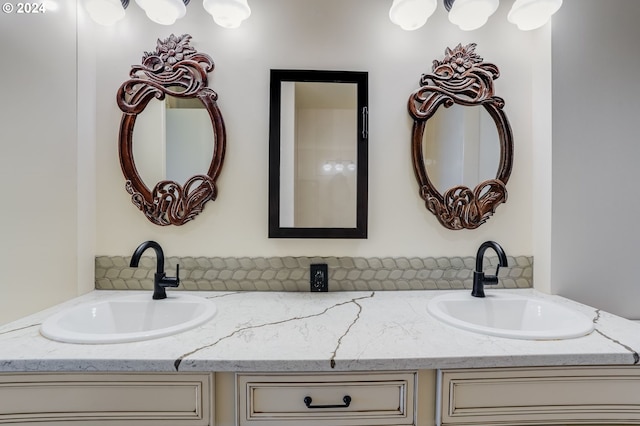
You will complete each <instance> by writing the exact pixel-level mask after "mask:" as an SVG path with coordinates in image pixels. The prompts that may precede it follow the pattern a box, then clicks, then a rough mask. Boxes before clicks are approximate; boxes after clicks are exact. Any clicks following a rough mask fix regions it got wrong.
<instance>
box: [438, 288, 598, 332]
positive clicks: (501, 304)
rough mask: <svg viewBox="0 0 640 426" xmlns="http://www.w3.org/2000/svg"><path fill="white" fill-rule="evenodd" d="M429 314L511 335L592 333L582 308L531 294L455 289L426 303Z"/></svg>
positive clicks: (470, 327)
mask: <svg viewBox="0 0 640 426" xmlns="http://www.w3.org/2000/svg"><path fill="white" fill-rule="evenodd" d="M427 310H428V311H429V313H430V314H431V315H433V316H434V317H436V318H437V319H439V320H440V321H442V322H445V323H447V324H449V325H452V326H454V327H458V328H462V329H465V330H468V331H473V332H476V333H481V334H487V335H491V336H499V337H506V338H510V339H527V340H556V339H571V338H574V337H580V336H584V335H587V334H589V333H591V332H592V331H593V329H594V323H593V320H591V319H590V318H589V317H587V316H586V315H584V314H582V313H581V312H577V311H575V310H573V309H570V308H567V307H565V306H562V305H560V304H558V303H554V302H550V301H547V300H543V299H540V298H536V297H534V296H525V295H518V294H513V293H507V292H504V293H502V292H500V290H498V291H493V292H487V293H486V297H484V298H479V297H473V296H471V294H470V292H468V291H456V292H451V293H446V294H443V295H441V296H436V297H435V298H433V299H432V300H430V301H429V303H428V304H427Z"/></svg>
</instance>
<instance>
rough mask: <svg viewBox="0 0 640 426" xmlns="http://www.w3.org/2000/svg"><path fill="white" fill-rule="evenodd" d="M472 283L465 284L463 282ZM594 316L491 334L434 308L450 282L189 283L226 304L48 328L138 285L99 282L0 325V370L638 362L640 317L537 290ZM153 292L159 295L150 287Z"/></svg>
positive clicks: (283, 368) (398, 367) (307, 368)
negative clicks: (101, 325) (101, 286)
mask: <svg viewBox="0 0 640 426" xmlns="http://www.w3.org/2000/svg"><path fill="white" fill-rule="evenodd" d="M459 291H463V290H459ZM493 291H501V292H502V291H510V292H519V293H533V294H534V295H535V296H537V297H540V298H545V299H551V300H554V301H556V302H558V303H561V304H564V305H568V306H571V307H572V308H574V309H576V310H578V311H581V312H583V313H585V314H586V315H588V316H589V317H590V318H593V321H594V323H595V325H596V329H595V331H594V332H592V333H591V334H589V335H587V336H584V337H580V338H575V339H567V340H549V341H529V340H515V339H506V338H500V337H490V336H485V335H481V334H476V333H472V332H468V331H464V330H461V329H457V328H454V327H451V326H448V325H446V324H444V323H442V322H440V321H438V320H437V319H435V318H433V317H431V315H429V314H428V313H427V311H426V304H427V302H428V301H429V300H430V299H431V298H433V297H435V296H437V295H440V294H442V293H443V291H379V292H371V291H370V292H330V293H302V292H300V293H297V292H289V293H285V292H283V293H278V292H204V291H202V292H185V293H190V294H195V295H198V296H202V297H206V298H209V299H212V300H213V301H215V303H216V305H217V307H218V312H217V314H216V316H215V317H214V318H213V319H212V320H211V321H209V322H207V323H206V324H204V325H202V326H200V327H197V328H195V329H192V330H189V331H186V332H183V333H181V334H176V335H173V336H168V337H163V338H159V339H155V340H147V341H142V342H135V343H118V344H69V343H59V342H55V341H51V340H49V339H46V338H44V337H42V336H41V335H40V333H39V329H40V324H41V323H42V321H43V320H44V319H46V318H47V317H48V316H49V315H51V314H53V313H55V312H58V311H60V310H61V309H64V308H66V307H70V306H74V305H77V304H80V303H83V302H88V301H93V300H102V299H104V298H109V297H114V296H119V295H124V294H127V295H129V294H133V293H139V292H132V291H126V292H118V291H94V292H91V293H89V294H87V295H84V296H81V297H78V298H75V299H73V300H70V301H68V302H65V303H63V304H60V305H58V306H55V307H53V308H50V309H47V310H45V311H42V312H39V313H37V314H34V315H30V316H28V317H25V318H22V319H20V320H18V321H14V322H12V323H9V324H6V325H4V326H0V372H31V371H49V372H54V371H69V372H87V371H140V372H147V371H148V372H164V371H183V372H195V371H276V372H286V371H301V372H302V371H367V370H416V369H434V368H477V367H522V366H554V365H556V366H557V365H635V364H638V362H639V357H638V352H640V324H638V323H634V322H632V321H628V320H625V319H623V318H620V317H617V316H615V315H611V314H609V313H607V312H603V311H599V310H596V309H594V308H591V307H588V306H584V305H581V304H579V303H576V302H573V301H571V300H568V299H564V298H561V297H557V296H548V295H545V294H542V293H538V292H536V291H534V290H530V289H527V290H493ZM147 293H149V297H151V293H150V292H147Z"/></svg>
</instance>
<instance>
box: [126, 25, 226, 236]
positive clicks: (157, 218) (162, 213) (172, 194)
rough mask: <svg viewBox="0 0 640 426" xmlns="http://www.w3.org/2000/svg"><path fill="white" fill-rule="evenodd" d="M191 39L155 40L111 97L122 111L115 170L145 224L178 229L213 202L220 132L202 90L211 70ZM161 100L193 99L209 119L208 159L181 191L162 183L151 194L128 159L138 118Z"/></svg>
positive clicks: (217, 115)
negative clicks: (204, 169) (203, 170)
mask: <svg viewBox="0 0 640 426" xmlns="http://www.w3.org/2000/svg"><path fill="white" fill-rule="evenodd" d="M190 40H191V36H190V35H189V34H183V35H181V36H175V35H174V34H171V35H170V36H169V37H168V38H167V39H165V40H160V39H158V42H157V46H156V50H155V51H154V52H145V53H144V55H143V57H142V65H133V66H132V67H131V71H130V73H129V76H130V77H131V78H130V79H129V80H127V81H125V82H124V83H123V84H122V85H121V86H120V88H119V89H118V93H117V97H116V99H117V103H118V107H119V108H120V110H121V111H122V112H123V114H122V119H121V122H120V135H119V154H120V166H121V167H122V173H123V174H124V177H125V179H126V183H125V188H126V190H127V192H128V193H129V194H131V201H132V202H133V204H134V205H135V206H136V207H138V209H140V210H141V211H142V212H143V213H144V215H145V216H146V218H147V219H149V221H151V222H152V223H154V224H156V225H161V226H166V225H184V224H185V223H187V222H189V221H191V220H193V219H194V218H195V216H197V215H198V214H199V213H200V212H202V210H203V209H204V205H205V203H207V201H213V200H215V199H216V197H217V194H218V190H217V187H216V179H217V178H218V176H219V175H220V171H221V169H222V164H223V161H224V154H225V146H226V131H225V126H224V120H223V119H222V113H221V112H220V109H219V108H218V104H217V99H218V94H217V93H216V92H214V91H213V90H212V89H210V88H208V87H207V74H208V73H209V72H211V71H213V68H214V64H213V60H212V59H211V57H210V56H209V55H206V54H204V53H199V52H197V51H196V50H195V49H194V48H193V47H192V46H190V44H189V42H190ZM166 95H171V96H175V97H178V98H198V99H200V101H201V102H202V103H203V104H204V107H205V108H206V110H207V111H208V113H209V117H210V118H211V125H212V127H213V134H214V141H212V143H213V145H214V146H213V156H212V159H211V163H210V166H209V169H208V171H207V173H206V174H197V175H195V176H192V177H191V178H189V179H188V180H187V181H186V182H185V184H184V186H183V185H181V184H180V183H178V182H174V181H171V180H162V181H160V182H158V183H156V184H155V186H154V187H153V189H152V190H150V189H149V187H147V185H146V184H145V183H144V182H143V180H142V178H141V177H140V174H139V173H138V170H137V168H136V164H135V160H134V157H133V130H134V126H135V122H136V118H137V116H138V114H140V113H141V112H142V111H143V110H144V109H145V107H146V106H147V104H148V103H149V102H150V101H151V100H152V99H158V100H164V98H165V96H166Z"/></svg>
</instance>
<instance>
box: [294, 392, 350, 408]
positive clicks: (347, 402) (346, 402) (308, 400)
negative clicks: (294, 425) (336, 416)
mask: <svg viewBox="0 0 640 426" xmlns="http://www.w3.org/2000/svg"><path fill="white" fill-rule="evenodd" d="M342 401H343V402H344V404H336V405H311V403H312V402H313V400H312V399H311V397H310V396H305V397H304V405H306V406H307V408H347V407H348V406H349V405H351V397H350V396H349V395H345V397H344V398H342Z"/></svg>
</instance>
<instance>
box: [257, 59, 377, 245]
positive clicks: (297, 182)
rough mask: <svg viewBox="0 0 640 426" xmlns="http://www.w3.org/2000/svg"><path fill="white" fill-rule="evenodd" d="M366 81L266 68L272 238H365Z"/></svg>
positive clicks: (359, 75) (348, 74) (350, 74)
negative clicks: (269, 78) (267, 76)
mask: <svg viewBox="0 0 640 426" xmlns="http://www.w3.org/2000/svg"><path fill="white" fill-rule="evenodd" d="M367 83H368V75H367V73H366V72H356V71H306V70H271V88H270V90H271V98H270V118H269V119H270V122H269V238H367V202H368V201H367V200H368V194H367V186H368V183H367V179H368V165H367V163H368V146H367V140H368V134H367V131H368V129H367V120H368V105H367V102H368V88H367Z"/></svg>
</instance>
